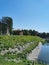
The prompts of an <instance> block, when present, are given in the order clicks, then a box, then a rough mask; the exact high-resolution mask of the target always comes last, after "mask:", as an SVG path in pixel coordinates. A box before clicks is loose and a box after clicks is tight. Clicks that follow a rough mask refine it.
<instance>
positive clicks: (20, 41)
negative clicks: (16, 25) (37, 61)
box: [0, 35, 45, 65]
mask: <svg viewBox="0 0 49 65" xmlns="http://www.w3.org/2000/svg"><path fill="white" fill-rule="evenodd" d="M39 42H42V43H43V42H45V40H43V39H42V38H40V37H37V36H15V35H11V36H7V35H0V52H1V51H2V50H5V48H6V49H9V48H12V49H14V48H15V47H18V45H20V46H21V47H23V46H25V45H27V43H29V44H30V43H31V44H30V45H29V46H28V47H26V48H25V49H24V50H23V51H22V52H21V53H17V52H16V53H15V52H14V54H12V53H11V52H8V53H6V54H5V55H0V65H31V62H30V61H27V59H26V54H27V53H29V52H31V50H33V49H34V48H35V47H36V46H37V45H38V43H39ZM5 58H7V59H16V60H21V62H18V63H15V62H14V61H13V62H12V61H7V60H5ZM24 59H25V60H26V61H25V60H24ZM28 63H29V64H28Z"/></svg>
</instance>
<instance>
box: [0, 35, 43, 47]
mask: <svg viewBox="0 0 49 65" xmlns="http://www.w3.org/2000/svg"><path fill="white" fill-rule="evenodd" d="M33 41H34V42H39V41H43V40H42V38H40V37H37V36H14V35H11V36H7V35H0V44H3V45H4V46H5V47H14V46H15V45H17V43H19V45H24V44H26V43H27V42H33Z"/></svg>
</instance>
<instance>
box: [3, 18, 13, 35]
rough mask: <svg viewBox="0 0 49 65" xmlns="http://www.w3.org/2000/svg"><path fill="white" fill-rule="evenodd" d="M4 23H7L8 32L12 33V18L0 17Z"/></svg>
mask: <svg viewBox="0 0 49 65" xmlns="http://www.w3.org/2000/svg"><path fill="white" fill-rule="evenodd" d="M2 20H3V22H4V23H7V26H8V28H9V32H10V34H12V29H13V20H12V18H11V17H3V18H2Z"/></svg>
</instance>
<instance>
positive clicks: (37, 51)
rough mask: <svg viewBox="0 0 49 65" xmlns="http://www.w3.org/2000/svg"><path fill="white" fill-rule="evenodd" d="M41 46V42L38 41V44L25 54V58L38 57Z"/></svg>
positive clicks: (33, 58)
mask: <svg viewBox="0 0 49 65" xmlns="http://www.w3.org/2000/svg"><path fill="white" fill-rule="evenodd" d="M41 46H42V43H41V42H39V44H38V46H36V48H35V49H34V50H32V52H31V53H29V54H28V55H27V59H28V60H31V61H35V60H36V59H37V58H38V55H39V53H40V50H41Z"/></svg>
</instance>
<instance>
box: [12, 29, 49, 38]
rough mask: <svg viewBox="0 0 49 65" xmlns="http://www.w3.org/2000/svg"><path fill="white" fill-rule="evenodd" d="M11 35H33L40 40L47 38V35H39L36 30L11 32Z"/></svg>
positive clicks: (48, 34) (48, 35)
mask: <svg viewBox="0 0 49 65" xmlns="http://www.w3.org/2000/svg"><path fill="white" fill-rule="evenodd" d="M13 35H33V36H39V37H42V38H47V37H49V33H45V32H43V33H39V32H38V31H36V30H13Z"/></svg>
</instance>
